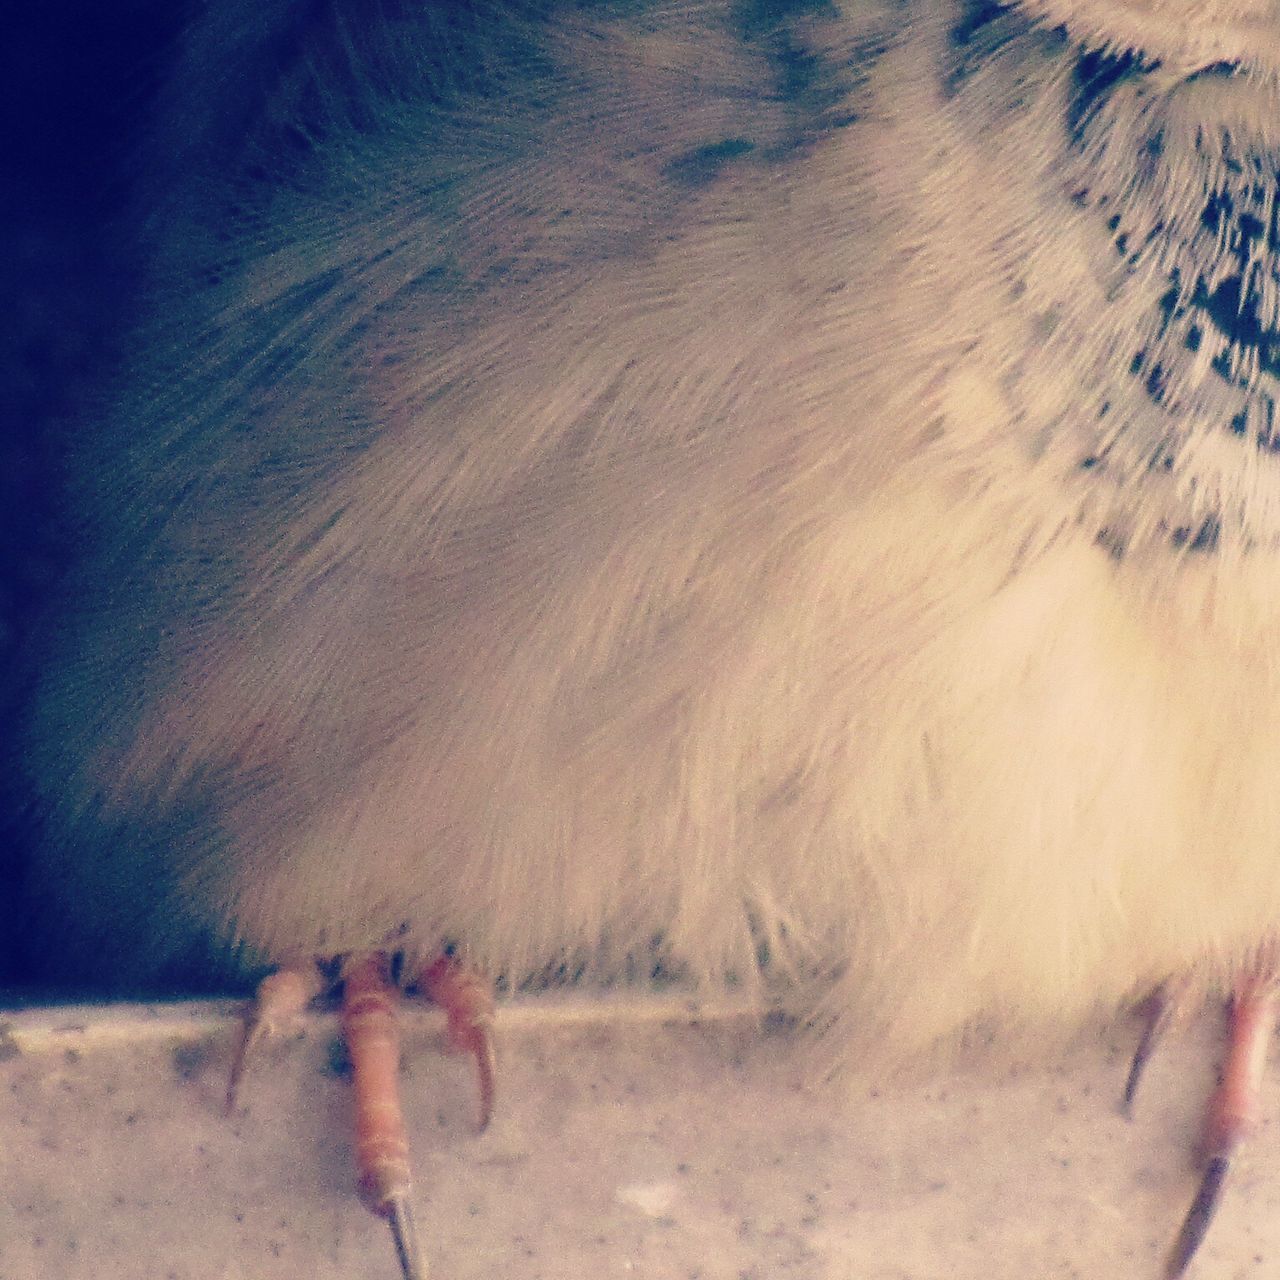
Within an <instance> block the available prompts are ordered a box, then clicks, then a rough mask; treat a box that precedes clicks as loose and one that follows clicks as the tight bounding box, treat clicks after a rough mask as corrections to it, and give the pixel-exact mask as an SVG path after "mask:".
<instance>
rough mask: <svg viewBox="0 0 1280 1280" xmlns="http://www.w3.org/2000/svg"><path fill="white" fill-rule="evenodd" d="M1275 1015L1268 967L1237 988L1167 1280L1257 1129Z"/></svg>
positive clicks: (1179, 1270)
mask: <svg viewBox="0 0 1280 1280" xmlns="http://www.w3.org/2000/svg"><path fill="white" fill-rule="evenodd" d="M1276 1012H1277V991H1276V982H1275V975H1274V973H1273V971H1272V969H1271V968H1270V967H1269V966H1268V967H1267V968H1266V969H1265V970H1264V971H1263V972H1261V973H1253V974H1250V975H1249V976H1248V977H1245V978H1242V979H1241V980H1240V982H1239V983H1238V984H1237V985H1236V992H1235V998H1234V999H1233V1000H1232V1004H1231V1031H1230V1035H1229V1038H1228V1045H1227V1060H1226V1063H1225V1065H1224V1066H1223V1070H1222V1081H1221V1083H1220V1084H1219V1085H1218V1088H1217V1090H1216V1091H1215V1093H1214V1095H1213V1098H1212V1100H1211V1101H1210V1104H1209V1115H1208V1118H1207V1121H1206V1124H1205V1138H1204V1156H1205V1161H1206V1164H1205V1171H1204V1176H1203V1177H1202V1178H1201V1181H1200V1189H1199V1191H1198V1192H1197V1193H1196V1198H1195V1200H1194V1201H1193V1202H1192V1205H1191V1208H1190V1210H1189V1211H1188V1213H1187V1216H1186V1219H1185V1220H1184V1221H1183V1224H1182V1230H1181V1231H1180V1232H1179V1233H1178V1239H1177V1241H1176V1243H1175V1244H1174V1247H1173V1251H1172V1253H1171V1254H1170V1255H1169V1262H1168V1266H1167V1267H1166V1270H1165V1275H1166V1276H1167V1277H1168V1278H1169V1280H1176V1277H1178V1276H1181V1275H1182V1274H1183V1273H1184V1272H1185V1271H1186V1269H1187V1267H1188V1265H1189V1264H1190V1262H1191V1259H1192V1258H1193V1257H1194V1256H1195V1253H1196V1250H1197V1249H1198V1248H1199V1247H1200V1243H1201V1241H1202V1240H1203V1239H1204V1237H1205V1233H1206V1231H1208V1229H1209V1224H1210V1222H1212V1221H1213V1215H1214V1212H1215V1211H1216V1210H1217V1207H1218V1203H1219V1201H1220V1200H1221V1198H1222V1189H1223V1186H1224V1185H1225V1183H1226V1178H1227V1172H1228V1170H1229V1169H1230V1166H1231V1158H1232V1156H1233V1155H1234V1154H1235V1151H1236V1148H1237V1147H1239V1145H1240V1143H1241V1142H1242V1141H1243V1140H1244V1139H1245V1138H1246V1137H1247V1136H1248V1135H1249V1133H1250V1132H1251V1131H1252V1130H1253V1129H1254V1127H1255V1126H1256V1124H1257V1121H1258V1112H1259V1094H1260V1090H1261V1086H1262V1077H1263V1073H1264V1072H1265V1070H1266V1065H1267V1050H1268V1048H1269V1047H1270V1041H1271V1035H1272V1033H1273V1031H1274V1030H1275V1025H1276Z"/></svg>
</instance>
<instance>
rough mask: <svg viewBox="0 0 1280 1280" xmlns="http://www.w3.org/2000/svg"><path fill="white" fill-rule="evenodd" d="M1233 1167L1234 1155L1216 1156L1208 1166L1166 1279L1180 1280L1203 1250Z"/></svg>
mask: <svg viewBox="0 0 1280 1280" xmlns="http://www.w3.org/2000/svg"><path fill="white" fill-rule="evenodd" d="M1230 1168H1231V1157H1230V1156H1213V1157H1212V1158H1211V1159H1210V1160H1209V1163H1208V1164H1207V1165H1206V1166H1205V1171H1204V1176H1203V1177H1202V1178H1201V1179H1200V1189H1199V1190H1198V1191H1197V1192H1196V1198H1195V1199H1194V1200H1193V1201H1192V1202H1191V1208H1190V1209H1189V1210H1187V1216H1186V1217H1185V1218H1184V1219H1183V1221H1182V1230H1181V1231H1179V1232H1178V1239H1177V1241H1176V1242H1175V1243H1174V1246H1173V1249H1172V1250H1171V1251H1170V1253H1169V1261H1168V1264H1167V1265H1166V1267H1165V1271H1164V1274H1165V1280H1179V1277H1180V1276H1181V1275H1182V1274H1183V1273H1184V1272H1185V1271H1186V1269H1187V1267H1188V1265H1189V1264H1190V1262H1191V1259H1192V1258H1194V1257H1195V1254H1196V1250H1197V1249H1199V1248H1200V1244H1201V1242H1202V1241H1203V1240H1204V1237H1205V1234H1206V1232H1208V1230H1209V1224H1210V1223H1211V1222H1212V1221H1213V1215H1214V1214H1215V1213H1216V1212H1217V1210H1218V1204H1219V1202H1220V1201H1221V1200H1222V1189H1223V1187H1224V1186H1225V1185H1226V1181H1227V1173H1228V1171H1229V1170H1230Z"/></svg>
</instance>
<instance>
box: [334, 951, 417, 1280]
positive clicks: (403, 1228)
mask: <svg viewBox="0 0 1280 1280" xmlns="http://www.w3.org/2000/svg"><path fill="white" fill-rule="evenodd" d="M342 977H343V988H342V1034H343V1038H344V1039H345V1040H346V1043H347V1053H348V1055H349V1056H350V1059H351V1077H352V1089H353V1092H354V1094H355V1129H356V1164H357V1168H358V1176H359V1187H360V1198H361V1199H362V1200H363V1201H364V1203H365V1205H366V1206H367V1207H368V1208H369V1209H370V1210H371V1211H372V1212H374V1213H376V1214H377V1215H378V1216H379V1217H383V1218H386V1219H387V1220H388V1222H389V1223H390V1224H391V1231H392V1235H393V1236H394V1238H395V1245H396V1253H397V1254H398V1255H399V1258H400V1269H401V1271H402V1273H403V1275H404V1280H426V1275H427V1270H426V1264H425V1263H424V1262H423V1260H422V1254H421V1251H420V1250H419V1248H418V1242H417V1234H416V1231H415V1228H414V1223H413V1215H412V1210H411V1198H410V1197H411V1192H412V1183H411V1179H410V1175H409V1144H408V1140H407V1139H406V1137H405V1131H404V1117H403V1116H402V1115H401V1112H400V1085H399V1074H400V1035H399V1027H398V1024H397V1020H396V999H397V991H396V987H395V985H394V984H393V983H392V981H391V974H390V964H389V961H388V957H387V955H386V954H385V953H384V952H380V951H375V952H372V953H369V954H365V955H359V956H355V957H353V958H352V959H351V960H349V961H348V963H347V964H346V965H345V966H344V969H343V975H342Z"/></svg>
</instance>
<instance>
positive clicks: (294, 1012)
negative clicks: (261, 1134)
mask: <svg viewBox="0 0 1280 1280" xmlns="http://www.w3.org/2000/svg"><path fill="white" fill-rule="evenodd" d="M323 988H324V984H323V981H322V980H321V977H320V974H319V971H318V970H317V969H315V968H314V966H313V967H312V968H310V969H280V970H278V971H277V972H275V973H269V974H267V976H266V977H265V978H263V979H262V981H261V982H260V983H259V984H258V992H257V995H256V996H255V997H254V1000H253V1003H252V1004H250V1005H249V1006H248V1007H247V1008H246V1009H245V1011H244V1015H243V1021H242V1025H241V1030H240V1040H239V1042H238V1043H237V1045H236V1052H235V1057H234V1058H232V1060H231V1074H230V1076H229V1077H228V1079H227V1114H228V1115H230V1114H231V1112H232V1111H233V1110H235V1105H236V1095H237V1094H238V1093H239V1090H240V1081H241V1079H242V1078H243V1076H244V1068H245V1063H246V1061H247V1060H248V1057H249V1054H250V1053H251V1052H252V1051H253V1049H254V1047H255V1046H256V1045H258V1044H259V1043H260V1042H261V1041H262V1040H263V1039H264V1038H265V1037H266V1036H270V1035H275V1034H276V1033H278V1032H279V1031H280V1030H282V1029H283V1028H284V1027H286V1026H288V1025H289V1024H290V1023H292V1022H293V1021H294V1020H295V1019H297V1017H298V1016H299V1014H301V1013H302V1011H303V1009H305V1008H306V1007H307V1005H308V1004H310V1003H311V1001H312V1000H314V999H315V997H316V996H318V995H319V994H320V992H321V991H322V990H323Z"/></svg>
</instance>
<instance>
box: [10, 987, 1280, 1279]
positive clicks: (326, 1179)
mask: <svg viewBox="0 0 1280 1280" xmlns="http://www.w3.org/2000/svg"><path fill="white" fill-rule="evenodd" d="M231 1014H232V1007H231V1006H226V1005H214V1006H197V1007H193V1008H192V1009H189V1010H173V1009H161V1010H158V1011H147V1010H125V1011H119V1010H116V1011H100V1012H93V1011H83V1010H76V1011H67V1012H63V1013H60V1014H59V1013H54V1014H49V1013H40V1012H36V1013H26V1014H21V1015H18V1016H17V1017H15V1018H13V1019H11V1020H10V1021H9V1024H8V1033H7V1036H6V1039H5V1041H4V1043H5V1045H7V1053H6V1056H5V1060H4V1061H3V1062H2V1063H0V1073H2V1078H3V1080H4V1083H5V1085H6V1097H7V1099H8V1104H7V1106H6V1107H5V1108H4V1111H3V1115H2V1116H0V1160H2V1161H3V1184H4V1189H5V1194H4V1197H3V1205H2V1206H0V1278H2V1280H38V1278H42V1277H66V1278H67V1280H79V1278H80V1277H85V1278H86V1280H87V1278H88V1277H94V1280H115V1278H116V1277H120V1278H121V1280H123V1278H125V1277H128V1278H130V1280H132V1278H134V1277H137V1278H139V1280H141V1278H143V1277H146V1278H152V1277H154V1278H155V1280H197V1278H199V1280H210V1278H216V1280H241V1278H245V1280H248V1278H249V1277H253V1278H254V1280H286V1278H292V1277H317V1280H328V1278H330V1277H333V1278H337V1277H344V1278H345V1277H356V1276H359V1277H369V1280H396V1276H397V1267H396V1263H395V1258H394V1254H393V1251H392V1246H391V1242H390V1239H389V1236H388V1234H387V1232H386V1228H385V1227H384V1226H382V1225H381V1224H380V1223H379V1222H378V1221H377V1220H376V1219H374V1218H372V1217H370V1216H369V1215H368V1214H367V1213H366V1212H365V1211H364V1210H363V1209H362V1208H361V1207H360V1205H359V1204H358V1202H357V1200H356V1198H355V1196H354V1194H353V1193H352V1190H351V1183H352V1174H351V1169H350V1150H349V1144H348V1137H347V1132H346V1117H347V1103H348V1098H347V1087H346V1084H345V1081H344V1079H343V1077H342V1070H341V1065H340V1062H341V1055H340V1054H335V1051H334V1043H335V1037H336V1027H335V1024H334V1020H333V1019H332V1018H331V1017H327V1018H326V1017H320V1018H317V1019H314V1020H312V1021H310V1022H309V1023H308V1024H307V1026H306V1027H305V1028H304V1029H303V1030H302V1031H301V1032H300V1033H299V1034H298V1035H296V1036H292V1037H289V1038H287V1039H283V1040H280V1041H278V1042H276V1043H274V1044H273V1045H272V1046H271V1047H270V1048H269V1049H268V1050H266V1051H265V1052H264V1053H263V1054H262V1055H261V1057H260V1058H259V1059H258V1060H257V1062H256V1063H255V1067H254V1070H253V1071H252V1073H251V1075H250V1077H249V1079H248V1081H247V1084H246V1086H245V1090H244V1096H243V1099H242V1106H241V1108H240V1110H239V1112H238V1113H237V1114H236V1115H235V1117H234V1118H232V1119H230V1120H227V1119H225V1118H224V1117H223V1114H222V1107H221V1097H222V1091H223V1089H224V1086H225V1072H226V1066H227V1060H228V1056H229V1053H230V1047H231V1043H232V1038H233V1029H234V1020H233V1017H232V1016H231ZM78 1028H79V1029H78ZM1215 1031H1216V1026H1215V1023H1214V1021H1213V1020H1212V1019H1209V1018H1206V1019H1203V1020H1202V1021H1201V1022H1200V1023H1199V1024H1197V1025H1196V1026H1195V1027H1193V1028H1192V1029H1191V1030H1190V1031H1188V1032H1185V1033H1182V1034H1180V1035H1178V1036H1177V1037H1176V1038H1175V1039H1174V1040H1172V1041H1171V1042H1170V1043H1169V1044H1168V1045H1167V1046H1166V1047H1165V1048H1164V1050H1163V1051H1162V1052H1161V1054H1160V1056H1159V1057H1158V1058H1157V1059H1156V1061H1155V1062H1154V1064H1153V1066H1152V1068H1151V1071H1150V1075H1149V1079H1148V1081H1147V1086H1146V1090H1145V1092H1144V1094H1143V1096H1142V1097H1141V1099H1140V1105H1139V1109H1138V1114H1137V1116H1136V1118H1135V1119H1134V1120H1133V1121H1132V1122H1129V1121H1126V1120H1125V1119H1123V1118H1122V1117H1121V1116H1120V1115H1119V1114H1118V1111H1117V1107H1116V1096H1117V1092H1118V1089H1119V1086H1120V1082H1121V1079H1122V1076H1123V1072H1124V1068H1125V1061H1126V1055H1127V1053H1128V1051H1129V1048H1130V1046H1131V1044H1132V1036H1133V1028H1132V1027H1130V1026H1118V1027H1116V1028H1114V1029H1113V1030H1112V1031H1109V1032H1108V1033H1106V1034H1105V1035H1104V1036H1102V1037H1101V1038H1100V1039H1098V1040H1096V1041H1092V1042H1089V1043H1086V1044H1084V1045H1082V1046H1080V1047H1078V1048H1076V1049H1075V1050H1073V1051H1072V1052H1070V1053H1069V1054H1068V1055H1067V1056H1065V1057H1064V1058H1060V1059H1059V1060H1058V1063H1057V1065H1049V1066H1041V1067H1037V1068H1034V1069H1032V1068H1027V1069H1022V1070H1018V1071H1009V1070H1007V1069H1006V1070H1003V1071H1000V1072H993V1071H991V1070H978V1069H974V1070H968V1071H966V1072H962V1073H954V1072H953V1073H951V1074H950V1075H949V1076H948V1077H947V1078H946V1079H944V1080H936V1081H934V1082H932V1083H930V1084H911V1085H896V1086H883V1085H881V1086H875V1085H873V1084H871V1083H870V1082H867V1081H861V1082H857V1083H855V1084H854V1085H852V1086H851V1087H849V1086H846V1087H844V1088H840V1089H836V1088H831V1087H822V1088H815V1087H812V1086H807V1085H806V1084H805V1083H804V1081H803V1065H802V1064H803V1062H804V1054H803V1052H802V1051H801V1050H800V1049H799V1047H798V1046H797V1045H796V1044H795V1043H794V1042H793V1040H792V1039H791V1037H790V1036H789V1035H788V1034H784V1033H780V1034H774V1035H769V1034H762V1033H761V1032H760V1031H759V1030H758V1029H754V1028H752V1027H750V1026H748V1025H747V1024H746V1023H744V1022H742V1021H741V1020H737V1021H734V1020H730V1021H705V1022H703V1023H701V1024H698V1023H694V1024H692V1025H689V1024H687V1023H681V1022H678V1021H654V1020H648V1021H646V1020H644V1019H643V1018H640V1019H637V1018H636V1017H634V1016H632V1015H631V1014H627V1013H618V1012H617V1011H613V1012H610V1013H609V1014H608V1016H606V1017H603V1018H601V1019H599V1020H595V1019H593V1018H592V1017H591V1016H587V1017H586V1018H585V1019H584V1018H583V1017H582V1016H581V1009H579V1010H578V1013H577V1014H575V1015H574V1016H570V1017H568V1018H566V1017H564V1016H561V1013H558V1012H556V1011H555V1010H552V1011H551V1013H550V1015H549V1016H544V1015H543V1014H541V1013H540V1012H539V1011H538V1010H537V1009H532V1010H531V1009H530V1008H528V1007H524V1008H521V1009H518V1010H514V1011H509V1012H508V1013H506V1014H505V1015H504V1016H503V1018H502V1020H501V1032H500V1035H501V1039H500V1045H501V1053H502V1062H501V1079H500V1084H501V1089H502V1095H501V1099H500V1110H499V1114H498V1117H497V1119H496V1121H495V1123H494V1125H493V1127H492V1128H491V1130H490V1131H489V1132H488V1133H486V1134H484V1135H482V1136H477V1135H476V1134H475V1132H474V1131H473V1127H472V1114H473V1110H474V1106H475V1099H474V1097H473V1094H472V1081H471V1077H470V1071H469V1064H468V1063H467V1062H466V1061H465V1060H463V1059H459V1058H455V1057H448V1056H445V1055H444V1054H443V1053H442V1051H441V1049H442V1040H441V1035H440V1022H439V1019H438V1017H437V1016H436V1015H435V1014H434V1013H431V1012H424V1013H414V1014H413V1015H412V1016H411V1018H410V1020H409V1025H408V1028H407V1032H406V1042H405V1049H406V1071H405V1074H406V1080H405V1105H406V1114H407V1118H408V1122H409V1124H410V1126H411V1135H412V1144H413V1148H414V1158H415V1162H416V1167H417V1178H418V1182H417V1207H418V1212H419V1224H420V1227H421V1228H422V1230H423V1233H424V1235H425V1239H426V1249H427V1252H428V1254H429V1257H430V1259H431V1264H432V1275H433V1277H434V1280H480V1278H481V1277H512V1278H513V1280H526V1278H528V1280H533V1278H534V1277H541V1278H543V1280H562V1278H563V1280H570V1278H573V1280H578V1278H580V1277H587V1276H590V1277H615V1276H616V1277H633V1276H634V1277H653V1278H654V1280H666V1278H668V1277H670V1278H671V1280H677V1278H678V1280H695V1278H696V1280H765V1278H766V1277H772V1276H778V1277H787V1278H788V1280H819V1278H822V1280H827V1278H836V1277H841V1278H843V1277H850V1278H854V1277H856V1278H858V1280H943V1278H944V1277H945V1278H946V1280H1006V1278H1007V1280H1014V1278H1015V1277H1016V1278H1017V1280H1028V1278H1031V1280H1036V1278H1040V1277H1043V1278H1044V1280H1051V1278H1053V1280H1056V1278H1059V1277H1060V1278H1062V1280H1067V1278H1068V1277H1071V1278H1078V1277H1088V1278H1093V1277H1099V1278H1103V1277H1144V1276H1152V1277H1154V1276H1157V1275H1158V1274H1159V1270H1160V1261H1161V1258H1162V1255H1163V1252H1164V1250H1165V1249H1166V1247H1167V1245H1168V1242H1169V1239H1170V1238H1171V1235H1172V1233H1173V1231H1174V1229H1175V1227H1176V1225H1177V1221H1178V1219H1179V1218H1180V1216H1181V1214H1182V1212H1183V1211H1184V1209H1185V1207H1186V1204H1187V1202H1188V1200H1189V1197H1190V1195H1191V1193H1192V1189H1193V1182H1194V1177H1193V1172H1192V1169H1191V1167H1190V1163H1189V1160H1190V1152H1191V1150H1192V1146H1193V1142H1194V1137H1195V1133H1196V1127H1197V1123H1198V1119H1199V1113H1200V1107H1201V1105H1202V1101H1203V1096H1204V1091H1205V1090H1206V1089H1207V1088H1208V1086H1209V1084H1210V1083H1211V1080H1212V1075H1213V1063H1214V1061H1215V1039H1214V1036H1215ZM1276 1094H1277V1091H1276V1089H1275V1088H1269V1090H1268V1102H1269V1104H1275V1103H1276V1102H1277V1101H1280V1099H1278V1098H1277V1096H1276ZM1278 1134H1280V1127H1278V1126H1276V1125H1275V1124H1268V1125H1265V1126H1264V1128H1263V1130H1262V1132H1261V1133H1260V1134H1259V1136H1258V1139H1257V1140H1256V1141H1255V1142H1254V1143H1253V1144H1252V1145H1251V1146H1250V1147H1249V1149H1248V1150H1247V1152H1246V1153H1245V1154H1244V1155H1243V1157H1242V1158H1241V1161H1240V1163H1239V1166H1238V1168H1237V1170H1236V1171H1235V1175H1234V1183H1233V1186H1232V1189H1231V1193H1230V1196H1229V1198H1228V1200H1227V1202H1226V1205H1225V1207H1224V1209H1223V1211H1222V1214H1221V1216H1220V1219H1219V1221H1218V1223H1217V1224H1216V1226H1215V1229H1214V1231H1213V1233H1212V1235H1211V1237H1210V1239H1209V1241H1208V1243H1207V1245H1206V1247H1205V1250H1204V1252H1203V1254H1202V1256H1201V1258H1200V1259H1199V1261H1198V1263H1197V1265H1196V1268H1195V1270H1194V1275H1195V1276H1196V1277H1197V1280H1236V1278H1238V1277H1264V1276H1272V1275H1277V1274H1280V1141H1278V1140H1277V1139H1278Z"/></svg>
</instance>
